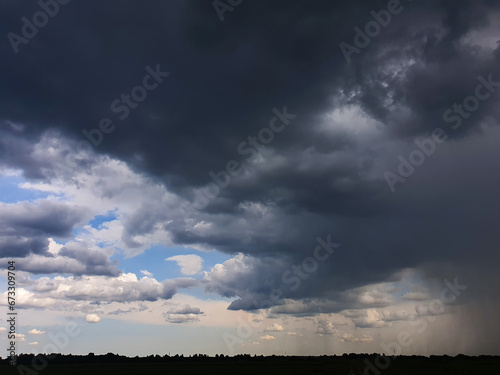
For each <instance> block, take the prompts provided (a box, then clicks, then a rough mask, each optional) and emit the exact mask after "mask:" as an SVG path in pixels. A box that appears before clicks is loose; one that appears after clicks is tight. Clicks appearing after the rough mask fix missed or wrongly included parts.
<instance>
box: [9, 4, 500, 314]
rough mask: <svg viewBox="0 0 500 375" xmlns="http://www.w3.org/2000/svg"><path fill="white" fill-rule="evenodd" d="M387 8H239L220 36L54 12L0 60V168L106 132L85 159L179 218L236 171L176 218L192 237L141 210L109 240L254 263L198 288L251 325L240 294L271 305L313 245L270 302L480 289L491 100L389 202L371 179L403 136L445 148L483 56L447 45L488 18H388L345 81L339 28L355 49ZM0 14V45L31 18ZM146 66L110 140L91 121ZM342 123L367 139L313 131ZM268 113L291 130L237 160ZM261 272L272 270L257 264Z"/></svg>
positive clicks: (155, 15) (485, 251)
mask: <svg viewBox="0 0 500 375" xmlns="http://www.w3.org/2000/svg"><path fill="white" fill-rule="evenodd" d="M387 4H388V2H387V1H364V2H360V1H342V2H340V1H314V2H306V1H301V2H298V1H245V2H243V3H242V4H241V5H240V6H238V7H237V8H236V9H235V10H234V11H233V12H231V13H227V14H226V15H225V20H224V22H220V20H219V17H218V16H217V14H216V12H215V10H214V9H213V6H212V3H211V2H210V1H190V2H181V1H172V2H163V1H148V2H146V3H141V4H139V3H135V2H118V1H110V2H105V3H102V2H98V1H85V2H83V1H76V0H75V1H72V2H71V3H69V4H67V5H65V6H64V7H61V9H60V11H59V14H58V15H57V16H56V17H54V18H53V19H51V20H50V23H49V24H48V25H47V26H45V27H44V28H43V29H41V30H40V31H39V33H38V35H36V36H35V37H33V39H31V40H30V41H29V43H28V44H26V45H21V46H20V51H19V53H18V54H15V53H14V51H13V50H12V46H11V45H10V43H9V42H8V40H7V38H4V39H3V41H2V42H1V45H0V52H1V54H2V57H3V58H2V61H0V68H1V69H0V71H1V72H2V81H3V84H2V85H1V86H0V97H1V100H0V115H1V118H0V120H2V121H3V122H5V123H4V124H5V125H4V130H3V131H4V133H2V134H5V137H8V138H2V149H1V150H0V156H1V157H2V159H3V162H4V163H6V164H12V165H13V166H15V167H19V168H22V169H23V170H24V171H25V175H26V177H28V178H47V174H46V173H44V172H42V171H43V170H44V169H43V165H40V164H39V163H40V159H37V158H27V157H25V156H24V155H27V154H29V152H28V151H30V147H32V146H31V145H32V144H33V142H34V140H35V139H38V137H39V136H40V135H42V134H46V133H44V131H46V130H47V129H56V130H58V131H60V132H61V133H62V134H63V135H65V136H67V137H68V138H69V139H71V142H75V143H76V142H78V141H81V140H84V139H85V138H84V136H83V135H82V130H90V129H93V128H98V126H99V121H100V120H101V119H102V118H103V117H109V118H110V119H112V120H113V123H114V125H115V126H116V129H115V130H114V131H113V132H112V133H110V134H104V136H103V139H102V142H101V143H100V144H99V145H98V146H97V147H95V151H96V152H97V153H106V154H110V155H112V156H113V157H117V158H119V159H122V160H125V161H127V162H128V163H129V164H130V165H132V166H134V167H135V168H136V170H138V171H140V172H142V173H145V174H148V175H150V176H153V177H155V178H157V179H158V180H159V181H161V182H163V183H164V184H165V186H167V187H168V189H169V190H170V191H173V192H175V193H177V194H179V195H180V196H183V197H185V198H188V199H190V200H192V199H194V197H195V194H194V189H195V188H200V187H202V186H204V185H205V184H206V183H208V182H210V181H211V180H210V177H209V172H210V171H214V172H217V171H220V170H223V169H224V168H225V166H226V163H227V162H228V161H229V160H237V161H239V162H242V163H243V162H245V163H247V164H248V165H247V166H248V168H247V169H248V171H247V172H246V173H242V174H241V175H240V176H237V177H235V178H232V179H231V183H230V184H229V185H228V186H227V187H225V188H224V189H221V192H220V193H219V195H218V196H217V197H216V198H215V199H212V200H210V202H209V204H208V205H207V206H206V207H204V208H203V209H201V210H194V211H193V212H192V213H190V215H191V217H192V218H193V220H195V221H197V222H202V221H204V222H205V223H210V224H212V227H211V229H210V230H209V231H208V232H199V231H198V232H197V231H196V230H194V229H193V230H191V229H189V230H188V229H187V228H186V225H185V223H186V221H185V218H175V220H173V221H170V220H169V219H171V217H170V216H169V215H171V212H172V211H171V210H166V209H165V207H163V206H161V205H160V204H157V203H156V202H151V203H150V204H145V205H144V206H143V207H142V208H141V209H140V210H138V211H137V212H136V213H135V214H134V215H132V216H131V217H129V218H127V220H126V222H125V228H126V233H125V234H124V240H125V242H126V243H127V244H128V245H129V246H131V247H134V246H139V244H138V243H136V242H135V240H134V237H135V236H139V235H147V234H150V233H151V232H152V231H154V230H155V228H157V225H156V224H158V223H161V224H162V226H163V227H164V228H165V230H167V231H170V232H171V234H172V237H173V239H174V241H175V242H176V243H178V244H197V245H198V244H202V245H204V246H206V247H208V248H217V249H219V250H221V251H224V252H227V253H231V254H236V253H237V252H243V253H245V254H250V255H252V256H254V257H255V258H256V260H254V261H255V263H251V264H250V265H249V268H248V270H247V271H248V272H249V273H248V274H245V275H244V276H245V277H244V278H240V277H239V276H241V273H240V271H239V269H237V268H236V269H229V270H226V271H227V272H228V274H225V275H222V274H220V275H218V276H219V277H218V278H216V279H212V280H211V281H210V283H209V284H208V287H207V288H209V290H211V291H216V292H217V293H220V294H222V295H224V296H240V297H242V300H241V301H236V302H234V303H233V305H232V308H252V306H253V305H252V303H253V300H255V299H260V298H264V297H267V296H268V294H269V293H270V291H271V290H272V287H271V286H270V285H269V283H268V284H265V283H264V280H262V278H261V277H260V276H259V275H262V274H266V275H269V277H270V278H271V279H274V280H275V281H274V282H275V283H276V285H279V282H280V279H281V276H282V273H283V272H284V271H285V270H286V269H287V267H289V266H290V265H292V264H299V265H300V264H301V262H302V261H303V259H304V258H305V257H306V256H308V255H309V254H310V252H311V251H312V250H313V249H314V246H315V243H314V241H315V239H316V237H318V236H325V235H327V234H330V235H331V236H332V238H334V239H335V240H336V241H337V242H339V243H342V248H341V249H340V250H339V251H338V252H337V253H336V254H335V255H334V256H332V258H331V259H330V260H329V261H327V262H325V263H322V264H320V265H319V268H318V270H317V271H316V272H315V273H314V275H311V277H309V278H307V279H305V280H303V282H302V284H301V287H300V288H299V289H297V290H292V291H291V290H289V289H286V290H284V292H283V296H282V297H283V298H285V297H288V298H290V297H291V298H297V299H300V298H306V297H312V296H314V297H318V298H326V299H330V300H335V298H339V293H341V292H343V291H345V290H347V289H350V288H355V287H360V286H363V285H367V284H369V283H373V282H378V281H381V280H385V279H386V278H388V277H390V276H391V275H393V274H394V273H395V272H397V271H398V270H400V269H402V268H405V267H417V266H422V265H426V266H427V267H428V270H429V277H433V276H436V274H437V273H439V272H440V271H439V270H441V268H440V267H439V266H438V267H437V268H433V265H434V264H438V265H440V264H443V263H448V264H452V265H453V266H458V265H462V264H467V265H470V266H471V267H474V268H476V269H483V267H484V266H485V264H488V263H490V262H491V261H492V260H497V259H498V255H497V251H496V248H495V246H496V244H497V243H498V235H497V232H498V231H497V228H496V227H495V225H494V224H492V223H498V222H499V221H498V212H499V210H498V208H499V207H498V200H497V199H496V196H497V191H498V187H500V181H499V180H498V178H497V177H495V176H496V175H498V174H497V173H496V171H497V170H498V162H497V160H499V159H498V157H497V156H498V152H497V151H496V146H495V141H498V140H499V139H500V138H499V135H498V132H496V131H493V132H492V134H490V135H489V136H490V137H491V139H493V141H492V142H491V143H488V142H486V141H484V139H485V138H480V137H481V133H482V132H484V131H485V130H484V129H483V127H482V125H484V124H485V123H486V122H490V123H495V122H496V121H498V119H499V113H498V105H497V104H498V95H496V96H495V94H492V95H491V98H490V99H488V100H485V101H482V102H481V103H480V106H479V108H478V109H477V111H474V113H472V114H471V115H470V117H469V118H468V119H467V120H466V121H464V123H463V125H462V127H461V128H460V129H458V130H457V131H455V132H450V133H449V138H450V140H449V141H448V143H446V144H445V145H442V146H440V148H439V150H437V151H436V153H435V154H434V155H433V156H432V158H429V160H427V161H426V162H425V165H422V166H421V167H420V169H419V170H418V171H417V172H415V174H414V175H412V176H411V178H409V179H408V181H406V182H405V183H404V185H402V186H401V187H400V189H399V190H398V191H397V192H396V193H395V194H391V192H390V191H389V189H388V187H387V184H386V182H385V181H384V179H383V177H382V173H383V172H384V171H385V169H386V168H388V169H391V168H392V170H393V169H394V168H396V167H397V157H398V154H399V152H402V151H401V149H403V150H404V151H405V152H407V153H409V152H410V151H411V148H410V149H408V147H411V146H412V145H413V139H414V137H415V136H420V137H424V136H428V134H429V132H430V131H431V130H433V129H434V128H436V127H442V128H444V129H446V130H447V131H449V130H450V125H451V124H449V123H446V122H444V120H443V114H444V112H445V111H446V110H447V109H449V108H452V106H453V104H454V103H455V102H456V103H458V104H461V103H462V102H463V100H464V99H465V98H466V97H467V96H469V95H473V94H474V90H475V87H476V85H477V83H478V77H479V76H483V77H485V78H486V77H488V75H490V74H491V75H492V76H493V77H494V80H495V81H500V70H499V69H498V66H499V64H498V63H499V58H500V53H499V49H498V48H497V49H496V50H494V51H493V50H487V49H479V48H478V47H477V46H471V45H468V44H466V43H465V42H464V39H463V38H464V37H465V36H467V35H468V34H469V33H471V32H473V31H475V30H480V29H481V28H484V27H486V26H488V22H489V19H490V16H491V14H494V12H497V11H498V5H497V4H496V3H494V2H490V1H472V0H470V1H439V2H435V1H419V2H411V3H410V2H406V1H404V2H401V5H402V6H403V8H404V9H403V10H402V12H400V13H399V14H397V15H393V17H392V20H391V22H390V23H389V24H388V26H387V27H385V28H383V30H381V32H380V34H379V35H378V36H377V37H374V38H373V40H372V41H371V42H370V44H369V45H368V46H367V47H365V48H362V49H361V51H360V52H359V53H357V54H353V55H352V56H351V57H352V62H351V64H348V63H347V61H346V60H345V58H344V55H343V54H342V51H341V50H340V48H339V44H340V43H341V42H346V43H350V44H353V43H354V41H353V39H354V37H355V31H354V30H353V28H354V27H356V26H357V27H360V28H361V29H363V28H364V26H365V25H366V24H367V22H369V21H371V20H372V15H371V14H370V11H371V10H375V11H379V10H381V9H386V8H387ZM5 7H6V8H5V11H4V12H3V13H2V15H1V16H0V17H1V19H2V23H1V25H2V26H0V28H1V31H2V35H6V34H7V33H8V32H11V31H14V32H16V31H17V32H19V30H20V29H21V26H22V23H21V22H20V18H21V17H22V16H30V15H32V14H33V13H34V12H35V11H36V10H38V8H37V5H35V4H34V3H33V4H31V5H29V4H22V3H17V2H9V3H7V4H6V5H5ZM158 64H159V66H160V67H161V69H162V71H168V72H169V73H170V75H169V76H168V78H167V79H165V82H163V83H161V85H160V86H158V87H157V88H156V89H155V90H154V91H150V92H148V96H147V99H145V100H144V101H143V102H141V103H138V105H137V108H134V109H131V110H130V115H129V116H128V117H126V118H125V119H123V120H120V119H119V118H118V114H117V113H114V112H113V111H112V110H111V109H110V105H111V103H113V101H115V100H116V99H118V98H120V96H121V95H122V93H123V94H130V91H131V90H132V88H134V87H136V86H137V85H138V84H140V83H141V82H142V79H143V77H144V75H145V74H146V70H145V69H146V67H147V66H157V65H158ZM497 94H498V93H497ZM349 105H350V106H354V107H356V108H360V109H362V110H363V111H364V112H365V113H366V114H368V115H369V116H371V120H372V122H369V123H368V127H371V128H373V129H375V128H376V121H378V122H379V125H380V124H382V126H383V129H382V130H381V131H380V134H382V135H381V136H378V135H373V134H372V133H370V132H369V131H367V130H366V128H362V127H361V125H360V124H357V123H356V122H353V123H352V124H351V123H349V124H348V125H351V126H352V128H354V129H355V130H357V129H359V132H357V133H356V132H353V133H349V134H347V132H344V131H337V132H333V133H332V132H330V133H328V132H323V131H320V130H318V129H319V127H320V125H325V124H326V125H328V124H329V121H330V120H328V117H327V115H328V114H331V113H332V112H333V111H334V110H337V109H339V110H340V109H342V108H344V107H348V106H349ZM284 106H286V107H287V109H288V111H289V112H290V113H293V114H296V115H297V117H296V118H294V119H293V122H292V123H291V124H290V125H289V126H288V127H287V128H286V130H284V131H283V132H280V133H276V134H275V139H274V140H273V141H272V143H270V144H269V146H268V147H267V148H266V149H265V150H264V151H262V152H261V153H260V156H261V157H262V159H263V160H262V161H259V160H248V159H247V156H246V155H242V154H241V153H239V152H238V146H239V145H240V144H241V142H243V141H245V140H248V137H249V136H253V135H256V134H257V133H258V132H259V130H260V129H262V128H263V127H266V126H269V121H270V119H271V118H272V116H273V112H272V110H273V108H278V109H280V110H281V109H282V108H283V107H284ZM7 121H8V122H7ZM12 124H22V125H23V126H24V127H25V129H24V130H19V129H18V128H16V127H15V126H13V125H12ZM365 133H366V134H367V135H365ZM26 134H29V136H27V135H26ZM20 137H21V138H22V140H19V138H20ZM478 137H479V138H478ZM370 140H371V142H370ZM391 142H392V143H391ZM405 142H409V143H410V146H407V145H406V144H405ZM394 144H397V145H396V146H394ZM13 145H14V146H15V145H18V146H15V147H13ZM68 146H69V147H70V148H72V147H74V145H73V144H71V143H70V144H69V145H68ZM16 150H17V151H16ZM13 155H14V156H13ZM37 160H38V162H37ZM42 160H43V159H42ZM37 163H38V164H37ZM84 167H85V164H84V163H83V162H81V165H79V166H78V168H84ZM252 167H253V169H252ZM252 204H253V206H252ZM68 228H69V227H68ZM40 230H41V229H40ZM63 232H64V231H63ZM30 238H32V236H31V237H30ZM19 246H21V245H19ZM32 246H35V245H32ZM37 246H38V245H37ZM471 249H474V251H472V250H471ZM33 252H35V251H33ZM478 254H479V255H478ZM264 257H271V258H273V259H274V260H273V261H272V262H271V261H270V262H268V263H267V264H266V262H264V261H263V260H261V259H260V258H262V259H264ZM265 259H268V258H265ZM247 262H252V261H251V260H247ZM273 262H274V263H273ZM269 264H275V267H274V268H273V267H270V266H269ZM456 269H457V270H460V269H461V268H460V267H458V268H456ZM436 270H438V271H436ZM453 272H455V269H454V270H453V271H451V273H453ZM456 272H458V271H456ZM485 272H490V271H485ZM235 275H236V276H235ZM278 302H280V301H278ZM342 306H351V307H352V306H354V307H356V306H357V305H356V304H355V303H354V302H352V301H344V302H342V300H341V301H340V302H339V305H338V306H337V305H336V306H334V308H335V309H341V308H342ZM332 309H333V307H332Z"/></svg>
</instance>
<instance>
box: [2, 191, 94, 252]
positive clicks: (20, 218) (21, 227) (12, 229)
mask: <svg viewBox="0 0 500 375" xmlns="http://www.w3.org/2000/svg"><path fill="white" fill-rule="evenodd" d="M0 207H1V210H0V235H1V240H0V256H2V257H13V256H21V257H22V256H26V255H28V254H46V253H47V250H48V244H49V242H48V237H66V238H68V237H70V236H71V235H72V230H73V227H74V226H75V225H76V224H79V223H82V222H83V221H84V219H87V220H88V210H87V209H85V208H83V207H76V206H70V205H66V204H63V203H56V202H50V201H45V200H41V201H39V202H35V203H28V202H21V203H15V204H2V205H1V206H0Z"/></svg>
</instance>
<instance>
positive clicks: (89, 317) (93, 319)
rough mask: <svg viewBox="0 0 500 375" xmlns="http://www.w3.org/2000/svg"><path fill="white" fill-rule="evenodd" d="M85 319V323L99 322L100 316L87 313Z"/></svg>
mask: <svg viewBox="0 0 500 375" xmlns="http://www.w3.org/2000/svg"><path fill="white" fill-rule="evenodd" d="M85 321H86V322H87V323H99V322H100V321H101V318H99V316H97V315H96V314H87V316H86V317H85Z"/></svg>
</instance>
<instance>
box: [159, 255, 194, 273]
mask: <svg viewBox="0 0 500 375" xmlns="http://www.w3.org/2000/svg"><path fill="white" fill-rule="evenodd" d="M165 260H172V261H174V262H177V265H178V266H179V267H180V268H181V273H182V274H183V275H195V274H197V273H198V272H200V271H201V268H202V264H203V258H201V257H200V256H198V255H195V254H188V255H176V256H173V257H170V258H167V259H165Z"/></svg>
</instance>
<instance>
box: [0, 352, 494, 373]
mask: <svg viewBox="0 0 500 375" xmlns="http://www.w3.org/2000/svg"><path fill="white" fill-rule="evenodd" d="M103 357H104V356H103ZM352 357H353V355H350V356H347V357H346V356H338V357H327V356H323V357H245V358H235V357H225V358H213V357H208V358H207V357H205V358H177V359H175V358H172V357H170V358H162V357H156V358H155V357H148V358H139V359H125V358H124V357H119V358H120V359H119V360H118V361H115V362H113V361H109V362H108V360H109V359H110V358H105V359H99V357H95V358H94V359H93V360H91V361H87V360H82V359H75V357H73V359H71V363H69V361H67V360H64V358H66V359H67V357H65V356H63V358H61V357H58V358H55V359H54V360H53V361H51V362H50V363H49V365H48V366H46V367H45V368H44V369H43V370H42V371H40V372H37V371H35V370H34V369H33V367H32V366H31V365H30V364H28V363H26V367H22V366H20V368H19V370H20V371H18V369H16V368H15V367H13V366H0V373H1V374H2V375H11V374H12V375H14V374H23V375H24V374H29V375H34V374H37V373H40V374H46V375H52V374H53V375H79V374H85V375H87V374H91V375H99V374H103V375H104V374H130V375H132V374H134V375H135V374H147V375H150V374H183V375H187V374H218V375H220V374H258V375H266V374H273V375H274V374H343V375H344V374H350V373H351V369H352V373H353V374H366V375H376V374H388V375H389V374H404V375H412V374H415V375H417V374H418V375H420V374H430V375H432V374H436V375H438V374H439V375H446V374H478V375H479V374H481V375H486V374H496V375H500V357H489V356H480V357H465V356H460V357H436V356H431V357H430V358H427V357H416V356H414V357H398V358H396V359H390V363H389V366H388V367H387V368H385V369H383V370H382V369H381V370H378V369H377V368H376V367H375V366H373V367H371V368H367V367H366V364H365V360H369V361H370V362H371V363H372V364H374V363H375V359H376V358H377V357H376V356H375V355H368V356H356V358H352ZM82 358H85V357H82ZM379 360H380V358H379ZM30 362H31V361H30ZM52 362H55V363H52ZM58 362H59V363H58ZM64 362H68V363H64ZM377 363H380V367H383V365H384V361H383V360H382V361H380V362H377Z"/></svg>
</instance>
